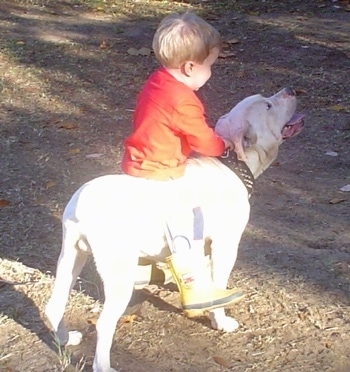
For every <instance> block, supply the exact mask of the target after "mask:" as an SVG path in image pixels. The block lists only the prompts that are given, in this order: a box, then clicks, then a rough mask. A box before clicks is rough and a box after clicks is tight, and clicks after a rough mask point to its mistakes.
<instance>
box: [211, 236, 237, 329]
mask: <svg viewBox="0 0 350 372" xmlns="http://www.w3.org/2000/svg"><path fill="white" fill-rule="evenodd" d="M239 240H240V236H239V239H236V244H234V242H233V241H232V237H231V239H229V238H228V239H221V238H220V239H216V240H213V243H212V277H213V282H214V285H215V287H217V288H222V289H226V288H227V282H228V279H229V277H230V273H231V271H232V268H233V266H234V264H235V262H236V258H237V251H238V244H239ZM228 242H229V244H228ZM209 319H210V321H211V325H212V327H213V328H214V329H218V330H220V331H224V332H234V331H235V330H236V329H237V328H238V327H239V323H238V322H237V321H236V320H235V319H234V318H232V317H229V316H227V315H226V314H225V309H224V308H217V309H214V310H211V311H210V312H209Z"/></svg>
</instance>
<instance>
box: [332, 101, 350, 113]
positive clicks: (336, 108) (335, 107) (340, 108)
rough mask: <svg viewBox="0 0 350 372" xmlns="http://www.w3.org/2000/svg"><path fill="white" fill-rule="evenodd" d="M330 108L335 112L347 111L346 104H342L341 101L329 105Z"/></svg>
mask: <svg viewBox="0 0 350 372" xmlns="http://www.w3.org/2000/svg"><path fill="white" fill-rule="evenodd" d="M330 109H331V110H332V111H336V112H346V111H347V108H346V106H344V105H342V104H341V103H338V104H336V105H333V106H331V107H330Z"/></svg>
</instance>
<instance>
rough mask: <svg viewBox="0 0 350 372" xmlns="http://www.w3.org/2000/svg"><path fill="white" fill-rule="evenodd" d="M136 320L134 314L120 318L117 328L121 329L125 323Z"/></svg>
mask: <svg viewBox="0 0 350 372" xmlns="http://www.w3.org/2000/svg"><path fill="white" fill-rule="evenodd" d="M136 318H137V315H135V314H131V315H126V316H123V317H121V318H120V319H119V321H118V324H117V328H119V327H121V326H122V325H123V324H125V323H132V322H133V321H134V320H136Z"/></svg>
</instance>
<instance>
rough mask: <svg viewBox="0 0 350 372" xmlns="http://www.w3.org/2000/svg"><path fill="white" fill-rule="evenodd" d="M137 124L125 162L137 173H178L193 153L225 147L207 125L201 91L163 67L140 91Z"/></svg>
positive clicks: (151, 175)
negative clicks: (196, 92)
mask: <svg viewBox="0 0 350 372" xmlns="http://www.w3.org/2000/svg"><path fill="white" fill-rule="evenodd" d="M133 126H134V131H133V133H132V134H131V135H130V136H129V137H128V138H127V139H126V140H125V142H124V146H125V151H124V156H123V160H122V164H121V166H122V170H123V172H124V173H126V174H129V175H132V176H136V177H144V178H151V179H157V180H168V179H171V178H178V177H181V176H182V175H183V173H184V170H185V166H186V160H187V159H188V156H189V155H190V153H191V152H197V153H199V154H202V155H205V156H219V155H221V154H222V153H223V152H224V150H225V145H224V142H223V141H222V139H221V138H220V137H219V136H217V135H216V134H215V132H214V131H213V129H212V128H210V127H209V126H208V124H207V122H206V119H205V113H204V108H203V105H202V103H201V101H200V100H199V98H198V97H197V95H196V94H195V93H194V92H193V91H192V90H191V89H190V88H188V87H187V86H186V85H185V84H183V83H181V82H179V81H177V80H176V79H175V78H174V77H173V76H172V75H170V74H169V73H168V72H167V71H166V69H164V68H163V67H162V68H160V69H158V70H157V71H155V72H154V73H153V74H152V75H151V76H150V78H149V79H148V80H147V82H146V83H145V85H144V87H143V89H142V91H141V92H140V94H139V96H138V99H137V105H136V110H135V113H134V119H133Z"/></svg>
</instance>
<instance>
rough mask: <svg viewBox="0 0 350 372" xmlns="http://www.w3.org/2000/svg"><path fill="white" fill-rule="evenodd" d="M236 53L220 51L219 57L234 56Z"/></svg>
mask: <svg viewBox="0 0 350 372" xmlns="http://www.w3.org/2000/svg"><path fill="white" fill-rule="evenodd" d="M235 56H236V53H234V52H224V51H223V52H220V54H219V58H229V57H235Z"/></svg>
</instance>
